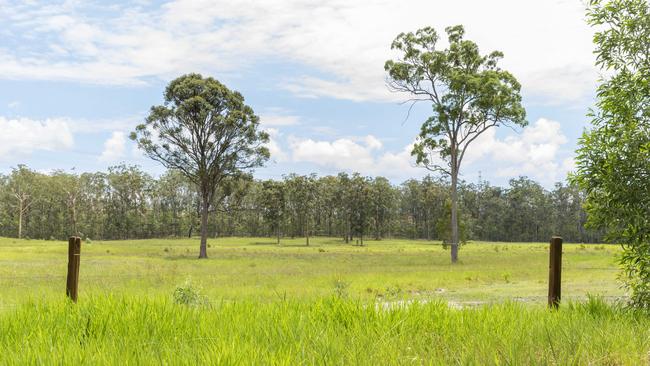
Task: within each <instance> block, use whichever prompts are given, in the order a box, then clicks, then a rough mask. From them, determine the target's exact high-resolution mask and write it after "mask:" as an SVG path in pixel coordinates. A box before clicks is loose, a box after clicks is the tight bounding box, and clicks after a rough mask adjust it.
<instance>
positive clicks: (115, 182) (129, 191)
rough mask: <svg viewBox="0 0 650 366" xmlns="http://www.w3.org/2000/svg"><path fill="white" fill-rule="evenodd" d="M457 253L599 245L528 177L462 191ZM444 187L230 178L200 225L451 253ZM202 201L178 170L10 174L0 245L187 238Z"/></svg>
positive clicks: (0, 191)
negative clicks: (413, 243)
mask: <svg viewBox="0 0 650 366" xmlns="http://www.w3.org/2000/svg"><path fill="white" fill-rule="evenodd" d="M458 188H459V208H460V209H459V213H460V215H459V218H460V236H461V242H462V241H468V240H487V241H517V242H530V241H546V240H548V238H549V236H551V235H555V234H558V235H562V236H563V237H564V238H565V240H566V241H570V242H598V241H600V240H601V235H600V233H599V232H595V231H593V230H589V229H586V228H585V222H586V219H587V217H586V214H585V212H584V210H583V209H582V203H583V200H584V195H583V194H582V192H581V191H580V190H579V189H578V188H576V187H575V186H574V185H567V184H562V183H557V184H556V185H555V187H554V188H553V189H551V190H547V189H545V188H544V187H543V186H541V185H540V184H539V183H537V182H535V181H533V180H531V179H528V178H526V177H519V178H517V179H512V180H510V183H509V185H508V186H507V187H499V186H493V185H490V184H489V183H488V182H486V181H480V182H478V183H468V182H463V181H460V183H459V186H458ZM450 189H451V186H450V182H449V180H448V179H446V178H441V177H438V178H436V177H432V176H426V177H424V178H422V179H420V180H417V179H409V180H407V181H405V182H403V183H401V184H399V185H395V184H392V183H391V182H390V181H389V180H388V179H386V178H384V177H374V178H373V177H366V176H363V175H360V174H357V173H354V174H346V173H340V174H338V175H336V176H323V177H317V176H316V175H314V174H312V175H297V174H289V175H286V176H284V177H283V179H281V180H256V179H253V178H252V177H251V176H240V177H237V178H236V179H230V180H228V181H225V183H224V184H221V185H220V187H218V188H217V189H216V193H215V195H214V203H213V204H212V205H211V209H210V212H209V215H208V224H207V231H208V235H209V236H211V237H224V236H268V237H273V238H274V239H275V240H277V241H278V242H281V240H282V238H285V237H291V238H294V237H303V238H305V244H307V245H308V244H309V237H310V236H330V237H340V238H341V240H342V241H345V242H349V243H351V244H355V245H356V244H358V245H363V244H364V241H365V240H367V239H383V238H408V239H428V240H442V241H444V242H446V243H449V242H450V240H451V233H450V228H449V222H450V217H451V203H450V199H449V191H450ZM202 209H203V207H202V200H201V198H200V194H199V193H198V191H197V189H196V185H195V184H193V183H192V182H190V181H189V180H188V179H187V178H185V177H184V176H183V174H181V173H180V172H178V171H175V170H169V171H167V172H166V173H165V174H163V175H162V176H160V177H159V178H154V177H152V176H151V175H149V174H148V173H146V172H144V171H143V170H142V169H140V168H139V167H137V166H128V165H118V166H113V167H110V168H109V169H108V171H106V172H95V173H81V174H76V173H70V172H64V171H55V172H52V173H50V174H43V173H39V172H36V171H34V170H32V169H29V168H28V167H26V166H18V167H16V168H14V169H13V171H12V172H11V173H10V174H7V175H0V235H1V236H6V237H22V238H34V239H56V240H61V239H65V238H67V237H68V236H70V235H73V234H79V235H81V236H82V237H84V238H89V239H91V240H94V239H103V240H108V239H144V238H160V237H188V236H193V235H197V234H198V233H199V231H200V228H201V221H200V218H201V210H202Z"/></svg>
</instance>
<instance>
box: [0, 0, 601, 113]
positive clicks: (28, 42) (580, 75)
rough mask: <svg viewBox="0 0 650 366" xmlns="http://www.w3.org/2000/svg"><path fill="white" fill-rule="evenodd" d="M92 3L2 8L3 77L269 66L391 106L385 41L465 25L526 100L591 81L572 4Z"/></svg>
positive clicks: (587, 33)
mask: <svg viewBox="0 0 650 366" xmlns="http://www.w3.org/2000/svg"><path fill="white" fill-rule="evenodd" d="M92 6H94V7H98V6H101V5H97V4H95V5H92ZM92 6H91V5H89V4H87V3H86V2H66V3H64V4H63V5H58V6H53V5H49V6H41V5H38V3H36V2H34V3H23V4H20V5H9V4H8V5H6V6H5V5H3V9H0V16H2V17H3V18H4V19H6V20H7V22H8V23H9V24H11V27H10V28H11V31H13V32H11V33H10V34H12V40H13V41H14V42H16V43H18V44H20V45H21V47H9V46H5V47H0V77H2V78H12V79H55V80H75V81H83V82H91V83H104V84H126V85H137V84H142V83H146V82H147V80H149V79H150V78H151V77H154V78H162V79H169V78H172V77H175V76H177V75H178V74H180V73H184V72H189V71H199V72H206V73H212V74H218V75H223V74H224V73H225V72H233V71H237V72H245V70H246V68H248V67H250V66H251V65H253V64H254V63H255V62H257V61H265V62H266V61H268V60H273V59H275V60H282V61H283V62H285V63H297V64H300V65H305V66H307V67H308V68H309V69H314V70H315V71H316V73H314V74H310V73H304V74H302V75H298V76H296V77H294V78H292V79H290V80H285V82H284V83H283V84H282V86H281V87H284V88H286V89H289V90H291V91H293V92H295V93H297V94H299V95H300V96H303V97H319V96H327V97H333V98H340V99H349V100H356V101H360V100H393V99H395V98H402V97H401V96H396V95H391V94H389V93H388V92H387V90H386V87H385V85H384V78H385V72H384V70H383V64H384V61H385V60H386V59H388V58H392V57H394V56H395V54H394V53H392V52H391V51H390V49H389V48H390V43H391V41H392V40H393V38H394V37H395V36H396V35H397V34H398V33H400V32H404V31H413V30H416V29H418V28H420V27H423V26H427V25H431V26H434V27H435V28H436V29H438V30H439V31H442V30H443V29H444V27H445V26H448V25H453V24H464V25H465V26H466V29H467V37H468V38H469V39H473V40H475V41H476V42H477V43H478V44H479V46H480V47H481V49H482V51H483V52H489V51H491V50H493V49H498V50H502V51H503V52H504V53H505V59H504V61H503V66H504V67H505V68H507V69H509V70H511V71H512V72H513V73H514V74H515V75H516V76H517V77H518V78H519V79H520V81H522V83H523V92H524V93H525V94H527V95H529V96H532V97H535V98H537V99H540V98H541V100H543V101H544V102H551V103H569V102H574V101H577V100H582V99H584V98H585V97H586V96H588V95H591V93H592V91H593V85H594V82H595V80H596V72H595V69H594V67H593V61H594V60H593V55H592V41H591V30H590V29H589V27H588V26H587V25H586V24H585V22H584V5H582V4H581V2H579V1H538V0H505V1H498V2H494V1H482V2H479V1H471V0H461V1H453V2H452V1H441V0H438V1H431V0H416V1H412V2H409V5H408V6H405V5H404V4H403V3H400V2H396V1H389V0H381V1H373V0H360V1H343V0H327V1H318V2H314V1H313V0H285V1H282V0H269V1H252V0H247V1H238V2H232V1H226V0H217V1H209V0H175V1H171V2H168V3H166V4H165V5H163V6H161V7H160V8H158V9H154V10H151V9H146V10H145V9H143V8H141V7H140V6H139V5H133V6H115V7H109V6H106V7H104V8H103V9H101V10H102V12H101V14H103V15H104V17H103V18H98V17H89V16H87V13H93V12H96V9H95V8H93V7H92ZM513 30H516V31H513ZM18 34H20V35H21V36H18ZM36 40H39V41H38V42H37V41H36ZM43 43H46V45H45V46H44V45H43Z"/></svg>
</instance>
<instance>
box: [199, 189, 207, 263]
mask: <svg viewBox="0 0 650 366" xmlns="http://www.w3.org/2000/svg"><path fill="white" fill-rule="evenodd" d="M209 208H210V201H209V200H208V199H207V198H206V197H203V205H202V207H201V249H200V252H199V259H201V258H207V257H208V210H209Z"/></svg>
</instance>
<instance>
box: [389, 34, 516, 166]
mask: <svg viewBox="0 0 650 366" xmlns="http://www.w3.org/2000/svg"><path fill="white" fill-rule="evenodd" d="M445 31H446V33H447V36H448V41H449V46H448V48H446V49H444V50H439V49H436V47H437V44H438V40H439V36H438V33H437V32H436V31H435V30H434V29H433V28H431V27H425V28H422V29H419V30H418V31H417V32H415V33H401V34H400V35H398V36H397V38H396V39H395V40H394V41H393V43H392V45H391V48H392V49H394V50H398V51H401V52H402V54H403V56H402V59H400V60H397V61H393V60H389V61H386V64H385V69H386V71H387V72H388V75H389V77H390V86H391V88H392V89H394V90H396V91H400V92H406V93H409V94H411V95H413V98H414V101H421V100H422V101H427V102H429V103H431V104H432V105H433V115H432V116H431V117H430V118H429V119H428V120H427V121H426V122H425V123H424V124H423V125H422V129H421V132H420V136H419V140H418V143H417V144H416V145H415V147H414V149H413V155H415V156H416V157H417V162H418V163H419V164H423V165H424V166H426V167H431V168H434V169H435V170H442V171H444V172H447V173H448V174H450V175H451V173H452V172H453V171H457V170H458V169H459V168H460V163H461V162H462V160H463V157H464V154H465V149H466V148H467V146H468V145H469V144H470V143H471V142H472V141H473V140H474V139H475V138H476V137H478V135H480V134H481V133H482V132H483V131H485V130H486V129H488V128H491V127H495V126H499V125H504V124H509V123H511V124H513V125H519V126H525V125H526V120H525V115H526V113H525V110H524V108H523V107H522V106H521V96H520V95H519V90H520V88H521V86H520V84H519V82H517V80H516V79H515V77H514V76H512V74H510V73H509V72H507V71H504V70H501V69H500V68H499V67H498V66H497V63H498V61H499V60H500V59H501V58H502V57H503V54H502V53H501V52H498V51H494V52H492V53H490V54H489V55H481V54H480V52H479V48H478V46H477V45H476V43H474V42H472V41H469V40H465V39H463V36H464V34H465V30H464V28H463V27H462V26H460V25H457V26H453V27H447V28H446V29H445ZM434 151H436V152H438V153H439V156H440V157H441V158H442V159H443V160H445V161H446V162H447V166H446V167H442V166H440V165H439V164H438V163H437V160H436V159H435V156H432V154H431V152H434Z"/></svg>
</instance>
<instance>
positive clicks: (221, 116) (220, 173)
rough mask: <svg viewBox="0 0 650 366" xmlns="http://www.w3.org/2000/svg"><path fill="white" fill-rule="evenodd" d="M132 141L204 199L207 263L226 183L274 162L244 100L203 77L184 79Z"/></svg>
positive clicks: (203, 253)
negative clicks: (213, 216) (217, 198)
mask: <svg viewBox="0 0 650 366" xmlns="http://www.w3.org/2000/svg"><path fill="white" fill-rule="evenodd" d="M164 97H165V104H164V105H160V106H154V107H152V108H151V112H150V113H149V116H148V117H147V119H146V122H145V123H144V124H141V125H139V126H138V127H137V128H136V130H135V131H134V132H132V133H131V139H133V140H135V141H137V143H138V146H139V147H140V148H141V149H142V150H143V151H144V153H145V154H146V155H147V156H149V157H150V158H152V159H154V160H156V161H159V162H160V163H162V164H163V165H164V166H166V167H167V168H171V169H177V170H179V171H180V172H182V173H183V175H185V176H186V177H187V178H188V179H189V180H190V181H192V182H193V183H194V184H195V185H196V186H197V189H198V192H199V195H200V199H201V245H200V251H199V258H207V256H208V254H207V236H208V214H209V212H210V207H211V205H212V204H213V198H214V194H215V190H216V189H217V188H218V187H219V186H220V185H221V184H222V182H223V180H224V179H226V178H228V177H232V176H236V175H239V174H241V172H242V171H248V170H250V169H252V168H255V167H259V166H262V165H263V163H264V162H265V161H266V160H267V159H268V158H269V151H268V149H267V148H266V146H265V143H267V142H268V134H267V133H266V132H264V131H261V130H260V128H259V118H258V117H257V116H256V115H255V114H254V113H253V109H252V108H251V107H249V106H247V105H246V104H244V97H243V96H242V95H241V94H240V93H238V92H235V91H231V90H229V89H228V88H227V87H226V86H225V85H223V84H221V83H220V82H219V81H217V80H215V79H213V78H211V77H207V78H204V77H203V76H201V75H199V74H188V75H184V76H181V77H179V78H177V79H175V80H173V81H171V82H170V83H169V85H168V86H167V88H166V90H165V94H164Z"/></svg>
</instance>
